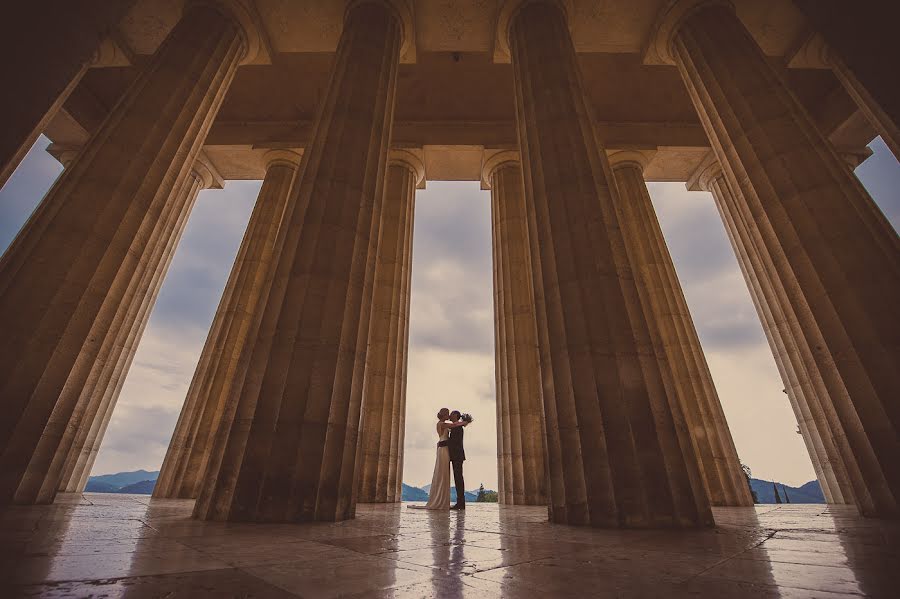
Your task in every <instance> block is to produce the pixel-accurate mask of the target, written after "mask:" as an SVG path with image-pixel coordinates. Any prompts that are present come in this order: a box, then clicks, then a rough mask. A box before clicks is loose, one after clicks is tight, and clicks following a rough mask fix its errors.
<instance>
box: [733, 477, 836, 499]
mask: <svg viewBox="0 0 900 599" xmlns="http://www.w3.org/2000/svg"><path fill="white" fill-rule="evenodd" d="M750 487H751V488H752V489H753V490H754V491H755V492H756V498H757V500H758V501H759V503H775V491H774V490H772V481H770V480H759V479H758V478H751V479H750ZM785 489H787V498H788V499H790V502H791V503H825V495H823V494H822V487H820V486H819V481H817V480H811V481H809V482H808V483H805V484H803V485H801V486H799V487H789V486H787V485H782V484H781V483H778V495H779V496H780V497H781V501H782V502H783V503H787V501H786V500H785V495H784V490H785Z"/></svg>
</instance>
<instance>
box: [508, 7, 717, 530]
mask: <svg viewBox="0 0 900 599" xmlns="http://www.w3.org/2000/svg"><path fill="white" fill-rule="evenodd" d="M508 32H509V46H510V51H511V56H512V64H513V73H514V81H515V92H516V114H517V122H518V134H519V146H520V151H521V154H522V163H523V170H524V178H525V197H526V210H527V212H528V218H529V240H530V243H531V247H532V269H533V271H534V275H533V279H534V282H535V287H536V289H535V304H536V314H537V320H538V340H539V345H540V348H541V376H542V378H543V383H544V387H543V398H544V417H545V427H546V430H547V443H548V461H549V476H550V516H551V519H552V520H553V521H555V522H562V523H569V524H590V525H594V526H613V527H649V526H703V525H711V524H712V514H711V510H710V507H709V501H708V499H707V497H706V492H705V490H704V488H703V482H702V480H701V477H700V473H699V470H698V467H697V462H696V458H695V456H694V452H693V448H692V447H691V442H690V438H689V435H688V432H687V430H686V426H685V422H684V417H683V415H682V413H681V407H680V406H679V404H678V400H677V397H670V396H667V394H666V392H665V389H664V387H663V384H662V377H661V373H660V369H659V363H658V360H659V359H660V357H659V356H657V355H656V353H655V352H654V351H653V347H652V344H651V342H650V339H649V334H648V332H647V323H646V321H645V319H644V317H643V314H642V312H641V306H640V302H639V301H638V298H637V290H636V288H635V282H634V279H633V275H632V273H631V267H630V264H629V262H628V257H627V255H626V253H625V249H624V244H623V240H622V236H621V232H620V230H619V221H618V217H617V215H616V212H615V209H614V206H615V202H616V200H615V198H614V195H615V194H616V190H615V185H614V183H613V182H612V181H611V177H612V173H611V172H610V168H609V164H608V162H607V160H606V156H605V154H603V153H601V148H600V147H599V145H598V143H597V140H596V137H595V135H594V124H593V122H592V118H591V115H590V108H589V106H588V104H587V102H586V101H585V98H584V93H583V89H582V84H581V80H580V74H579V72H578V64H577V61H576V58H575V50H574V47H573V45H572V40H571V38H570V36H569V30H568V27H567V24H566V18H565V14H564V12H563V11H562V10H561V9H560V8H559V7H558V5H557V4H556V3H555V2H550V1H539V2H526V3H524V4H523V5H522V6H521V7H520V8H519V9H518V11H517V12H516V13H514V15H513V16H512V19H511V21H510V23H509V28H508ZM663 359H664V357H663Z"/></svg>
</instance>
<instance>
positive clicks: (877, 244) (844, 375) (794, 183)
mask: <svg viewBox="0 0 900 599" xmlns="http://www.w3.org/2000/svg"><path fill="white" fill-rule="evenodd" d="M667 29H668V31H669V33H668V34H667V35H664V36H662V38H661V40H660V42H659V49H660V52H661V54H663V55H665V56H668V57H669V58H670V59H671V60H673V61H674V62H675V64H676V65H677V66H678V69H679V71H680V72H681V75H682V78H683V80H684V82H685V85H686V87H687V90H688V93H689V94H690V96H691V99H692V100H693V103H694V106H695V107H696V109H697V111H698V113H699V114H700V120H701V122H702V123H703V125H704V128H705V130H706V133H707V136H708V137H709V139H710V141H711V143H712V147H713V151H714V153H715V154H716V157H717V158H718V159H719V161H720V163H721V164H722V169H723V171H724V173H725V179H726V180H727V181H728V184H729V186H731V187H732V188H733V189H734V190H735V192H736V194H735V195H736V200H737V201H738V203H739V205H740V206H739V207H740V209H741V212H742V213H743V214H744V215H745V217H746V218H747V219H748V221H749V222H750V223H752V226H753V227H754V230H755V235H756V236H757V237H758V240H759V242H760V243H761V249H762V250H763V251H764V252H765V253H767V254H768V255H769V256H770V258H771V261H772V265H773V272H772V277H773V278H777V279H778V280H779V281H780V282H781V284H783V285H785V289H786V292H787V294H788V302H789V303H790V305H791V307H792V309H793V312H794V313H795V314H796V316H797V317H798V319H799V320H800V326H801V328H802V331H803V332H802V334H803V335H804V337H805V338H806V340H807V344H808V345H809V346H810V347H811V348H815V359H816V360H817V362H818V363H819V365H820V367H819V368H818V370H819V372H820V373H821V375H822V376H823V377H827V378H828V379H829V380H830V382H829V386H830V387H831V389H830V391H829V394H828V396H829V397H830V400H831V401H832V402H833V403H834V408H835V410H836V412H837V414H838V417H839V418H840V421H841V424H842V428H843V433H844V434H846V435H847V438H848V441H849V444H850V447H851V448H852V451H853V454H854V458H855V459H856V461H857V463H858V464H859V468H860V471H861V472H862V476H863V479H864V481H865V489H857V493H856V495H857V498H859V497H860V496H862V495H864V494H865V493H866V492H868V493H869V494H870V495H871V497H872V504H873V505H872V506H871V509H870V508H867V507H866V506H865V505H864V502H862V503H860V507H861V509H862V511H863V513H865V514H868V515H881V516H898V515H900V506H898V499H900V469H898V468H896V464H895V462H896V460H895V456H897V455H900V434H898V431H900V403H898V402H897V401H896V400H895V398H897V397H900V371H898V369H897V368H896V365H897V364H898V363H900V319H898V318H897V317H896V306H897V305H898V304H900V241H898V237H897V235H896V233H895V232H894V231H893V229H892V228H891V227H890V225H889V224H888V223H887V221H886V220H885V219H884V218H883V216H880V215H879V213H878V211H877V210H876V209H874V206H873V203H872V199H871V198H870V197H869V196H868V194H867V193H866V191H865V190H864V189H863V187H862V185H861V184H860V183H859V181H858V180H857V179H856V178H855V177H853V176H852V175H851V174H850V173H849V172H848V171H847V169H846V167H845V166H844V164H843V162H842V161H841V159H840V157H838V155H837V153H836V152H835V151H834V149H833V148H832V147H831V146H830V145H829V143H828V142H827V140H826V139H825V138H824V137H823V136H822V134H821V133H820V132H819V131H818V129H817V128H816V126H815V124H814V123H813V122H812V120H811V118H810V117H809V115H808V114H807V113H806V111H805V110H804V109H803V107H802V106H801V105H800V104H799V103H798V102H797V100H796V98H795V97H794V95H793V94H792V93H791V92H790V91H789V90H788V89H787V88H786V86H785V85H784V83H783V81H782V80H781V78H780V76H779V75H778V73H776V71H775V70H774V69H773V68H772V67H771V65H770V64H769V63H768V61H767V60H766V58H765V56H763V53H762V51H761V50H760V49H759V47H757V45H756V43H755V42H754V40H753V38H752V37H751V36H750V34H749V33H748V32H747V31H746V29H745V28H744V27H743V25H742V24H741V22H740V20H738V18H737V17H736V16H735V14H734V12H733V11H732V10H731V8H730V7H728V6H725V5H723V4H722V3H720V2H717V3H702V4H701V5H700V6H699V7H694V8H693V9H691V10H688V12H687V13H685V14H682V15H680V16H679V17H677V18H676V19H675V21H674V25H672V26H671V27H668V28H665V27H663V28H662V29H661V30H662V31H665V30H667ZM814 339H817V340H818V341H820V343H817V342H815V341H814ZM841 387H842V388H843V391H842V390H841V389H840V388H841Z"/></svg>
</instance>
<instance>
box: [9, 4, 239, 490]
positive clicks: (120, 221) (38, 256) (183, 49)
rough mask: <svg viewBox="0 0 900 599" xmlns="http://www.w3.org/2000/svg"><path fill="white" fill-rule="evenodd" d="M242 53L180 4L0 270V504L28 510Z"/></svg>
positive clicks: (147, 281) (222, 27)
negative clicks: (171, 24)
mask: <svg viewBox="0 0 900 599" xmlns="http://www.w3.org/2000/svg"><path fill="white" fill-rule="evenodd" d="M246 49H247V43H246V34H245V32H244V30H243V29H242V28H241V26H240V25H239V23H238V22H237V21H236V20H235V19H233V18H232V17H230V16H229V15H227V14H226V13H225V12H224V11H222V10H218V9H216V8H213V7H211V6H209V5H207V4H197V5H191V6H190V7H189V8H188V9H187V10H186V12H185V13H184V15H183V17H182V19H181V21H180V22H179V23H178V24H177V25H176V26H175V28H174V29H173V30H172V31H171V33H170V34H169V36H168V37H167V38H166V40H165V41H164V42H163V44H162V45H161V46H160V48H159V50H158V51H157V53H156V54H155V55H154V57H153V58H152V59H151V61H150V62H149V63H148V64H147V65H146V67H145V68H144V70H143V72H142V73H141V75H140V76H139V77H138V78H137V80H136V81H135V82H134V83H133V84H132V86H131V87H130V88H129V90H128V91H127V92H126V93H125V95H124V97H123V98H122V99H121V100H120V102H119V103H118V104H117V106H116V108H115V110H114V111H113V113H111V114H110V116H109V117H108V118H107V119H106V120H105V121H104V122H103V124H102V125H101V126H100V128H99V129H98V131H97V132H95V134H94V135H93V137H92V138H91V140H90V141H89V142H88V144H87V145H86V146H85V147H84V148H83V150H82V151H81V153H80V154H79V156H78V158H77V159H76V160H75V162H74V163H73V164H72V166H71V168H69V169H67V170H66V171H64V172H63V174H62V175H61V177H60V178H59V180H58V181H57V182H56V184H55V185H54V186H53V188H52V189H51V190H50V191H49V192H48V194H47V196H46V197H45V198H44V200H43V201H42V202H41V204H40V206H39V207H38V209H37V210H36V211H35V213H34V214H33V215H32V216H31V218H30V219H29V221H28V222H27V223H26V224H25V226H24V228H23V230H22V231H21V232H20V234H19V235H18V237H17V238H16V239H15V240H14V241H13V243H12V244H11V246H10V248H9V249H8V250H7V252H6V254H5V255H4V256H3V258H2V260H0V281H2V282H0V327H2V329H3V331H4V334H5V336H6V343H4V344H3V347H2V348H0V363H2V365H0V381H2V383H0V396H2V397H3V398H4V401H5V409H6V417H5V418H4V419H3V421H2V423H0V471H2V474H0V501H2V502H10V501H16V502H22V503H30V502H34V501H36V500H38V495H39V491H40V489H41V487H42V486H44V482H45V481H44V479H45V476H46V473H47V472H49V469H50V467H51V462H52V461H53V460H54V456H56V455H57V451H58V450H59V449H60V447H61V444H62V443H63V442H64V437H65V436H66V433H65V431H66V430H69V429H73V428H77V425H78V424H79V421H78V419H79V411H80V408H79V401H78V399H79V397H80V390H81V389H83V388H84V387H85V386H86V385H89V384H90V377H91V373H92V372H96V370H95V369H94V365H95V362H96V360H97V358H98V356H99V355H100V354H101V353H102V351H103V344H104V342H105V341H106V340H107V339H108V338H109V332H110V331H111V330H112V329H118V328H119V327H120V326H121V327H124V330H130V329H131V326H132V322H127V323H119V322H118V319H119V318H121V317H122V310H121V309H120V308H121V307H122V306H124V305H130V304H129V301H130V299H131V298H132V297H135V296H136V297H144V296H145V294H146V293H147V286H148V285H151V282H152V277H143V274H144V273H145V272H146V271H147V270H148V268H150V266H151V264H150V260H149V258H150V252H149V251H148V248H149V247H150V245H151V244H152V242H153V240H155V239H157V238H158V237H159V236H160V235H164V231H163V228H164V227H165V224H166V223H170V222H172V221H171V220H169V219H167V218H166V216H167V215H168V214H170V213H171V212H172V208H173V206H172V203H173V201H174V199H175V198H177V197H179V194H178V193H177V192H176V190H177V189H179V188H181V186H183V185H184V184H185V181H186V180H187V179H188V177H189V176H190V169H191V168H192V165H193V163H194V160H195V158H196V157H197V155H198V153H199V151H200V147H201V145H202V143H203V140H204V138H205V136H206V133H207V131H208V130H209V127H210V125H211V123H212V120H213V118H214V117H215V114H216V112H217V111H218V108H219V106H220V104H221V102H222V99H223V97H224V94H225V91H226V90H227V89H228V85H229V83H230V82H231V80H232V78H233V76H234V73H235V71H236V69H237V66H238V63H239V62H240V61H241V59H242V58H244V57H245V55H246ZM147 115H153V118H148V116H147ZM135 281H141V283H140V284H139V285H136V284H135ZM137 314H138V311H134V312H131V313H129V315H128V316H127V318H129V319H133V318H136V317H137ZM73 418H74V419H73ZM58 482H59V481H57V482H56V484H49V482H48V485H47V487H46V488H47V489H50V491H48V495H47V496H42V498H41V500H44V499H46V498H47V497H48V496H49V495H52V492H53V491H55V488H56V487H57V486H58Z"/></svg>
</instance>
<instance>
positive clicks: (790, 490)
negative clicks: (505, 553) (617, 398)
mask: <svg viewBox="0 0 900 599" xmlns="http://www.w3.org/2000/svg"><path fill="white" fill-rule="evenodd" d="M158 476H159V471H157V470H133V471H130V472H116V473H115V474H101V475H98V476H91V477H90V478H88V483H87V486H86V487H85V489H84V490H85V492H88V493H137V494H142V495H149V494H151V493H153V487H154V486H155V484H156V479H157V477H158ZM750 486H751V488H752V489H753V491H754V492H755V493H756V495H757V500H758V503H760V504H771V503H775V492H774V491H773V489H772V487H773V482H772V481H770V480H761V479H758V478H751V479H750ZM777 486H778V494H779V497H780V498H781V501H782V502H784V503H787V502H788V501H790V502H791V503H825V496H824V495H823V493H822V488H821V487H820V486H819V481H816V480H811V481H809V482H807V483H804V484H802V485H800V486H799V487H792V486H789V485H784V484H782V483H777ZM430 488H431V485H430V484H428V485H425V486H423V487H415V486H413V485H408V484H406V483H403V484H402V494H401V500H402V501H428V491H429V489H430ZM785 490H787V495H786V496H785ZM485 491H491V489H485ZM477 498H478V490H477V489H475V490H472V491H466V501H475V500H476V499H477ZM450 501H454V502H455V501H456V487H451V488H450Z"/></svg>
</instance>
